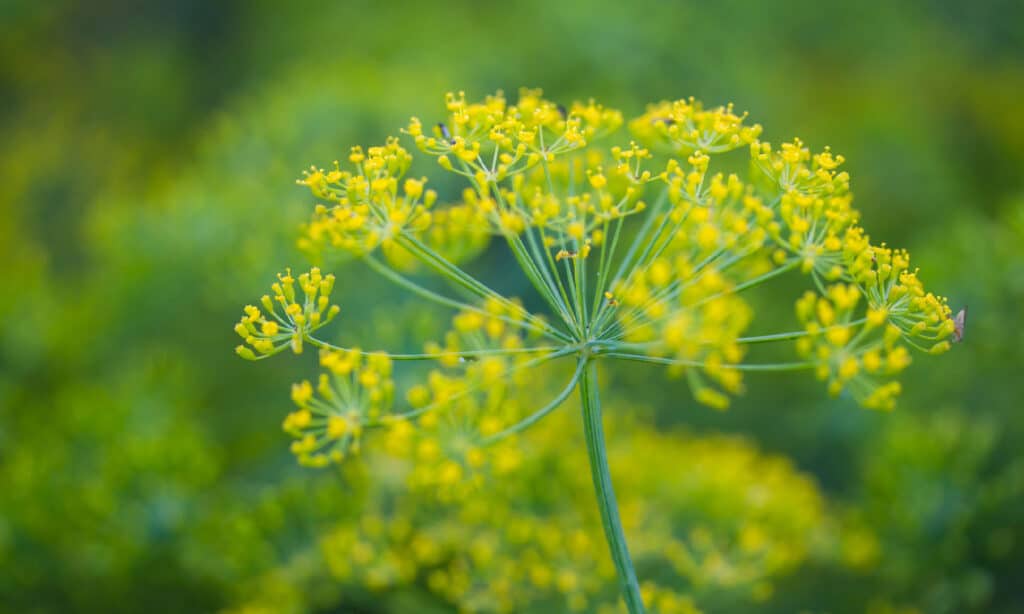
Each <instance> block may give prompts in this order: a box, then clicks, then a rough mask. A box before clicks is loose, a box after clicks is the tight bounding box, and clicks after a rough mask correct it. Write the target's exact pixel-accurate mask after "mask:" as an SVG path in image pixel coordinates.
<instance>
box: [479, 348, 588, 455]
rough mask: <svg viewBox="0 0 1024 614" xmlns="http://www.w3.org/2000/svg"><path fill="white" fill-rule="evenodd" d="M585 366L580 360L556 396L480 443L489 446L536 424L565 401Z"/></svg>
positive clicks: (583, 361) (584, 361) (584, 362)
mask: <svg viewBox="0 0 1024 614" xmlns="http://www.w3.org/2000/svg"><path fill="white" fill-rule="evenodd" d="M585 366H586V360H585V359H584V360H580V362H579V364H578V365H577V366H576V371H575V372H574V373H573V374H572V379H571V380H569V383H568V384H566V385H565V388H563V389H562V391H561V392H559V393H558V396H556V397H555V398H554V399H553V400H552V401H551V402H550V403H548V404H547V405H545V406H544V407H542V408H540V409H538V410H537V411H535V412H533V413H532V414H530V415H529V416H527V417H526V418H524V419H522V420H520V421H519V422H517V423H515V424H513V425H512V426H510V427H508V428H507V429H505V430H503V431H501V432H499V433H495V434H494V435H491V436H490V437H487V438H486V439H484V440H483V441H482V442H481V443H482V444H483V445H485V446H489V445H491V444H493V443H497V442H498V441H501V440H502V439H504V438H506V437H508V436H509V435H514V434H516V433H519V432H522V431H525V430H526V429H528V428H530V427H531V426H533V425H534V424H536V423H537V422H538V421H539V420H541V419H542V418H544V416H547V415H548V414H550V413H551V412H553V411H554V410H556V409H558V406H559V405H561V404H562V403H563V402H565V400H566V399H568V398H569V395H571V394H572V391H573V390H575V389H576V384H577V383H578V382H579V381H580V376H581V375H582V374H583V368H584V367H585Z"/></svg>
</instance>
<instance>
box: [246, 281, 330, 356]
mask: <svg viewBox="0 0 1024 614" xmlns="http://www.w3.org/2000/svg"><path fill="white" fill-rule="evenodd" d="M277 278H278V282H277V283H275V284H274V285H273V286H272V289H273V292H274V296H273V298H271V297H270V296H269V295H264V296H263V298H262V299H261V300H260V303H261V305H262V306H263V310H265V311H266V313H264V311H263V310H260V308H259V307H257V306H255V305H246V306H245V310H244V311H245V313H244V315H242V319H241V321H239V323H238V324H236V325H235V332H236V333H238V335H239V336H240V337H242V339H245V343H246V344H247V345H240V346H238V347H237V348H235V351H236V352H237V353H238V355H239V356H241V357H242V358H245V359H248V360H258V359H260V358H265V357H267V356H271V355H273V354H276V353H278V352H279V351H281V350H282V349H284V348H285V347H288V346H290V347H291V348H292V351H293V352H295V353H296V354H300V353H302V343H303V340H304V339H305V338H306V335H308V334H309V333H311V332H313V331H315V330H316V329H318V328H320V327H321V326H323V325H325V324H327V323H328V322H330V321H331V320H332V319H334V316H336V315H338V312H339V311H341V308H340V307H338V306H337V305H331V304H330V296H331V291H332V290H333V289H334V275H331V274H328V275H323V274H321V272H320V269H318V268H316V267H314V268H313V269H311V270H310V271H309V273H303V274H301V275H299V278H298V285H299V289H301V290H302V295H303V296H302V298H301V301H300V298H299V295H298V293H297V292H296V290H295V283H296V279H295V278H294V277H292V272H291V269H287V271H286V272H285V273H284V274H279V275H278V276H277ZM275 303H276V306H275ZM277 307H280V309H281V313H278V311H277Z"/></svg>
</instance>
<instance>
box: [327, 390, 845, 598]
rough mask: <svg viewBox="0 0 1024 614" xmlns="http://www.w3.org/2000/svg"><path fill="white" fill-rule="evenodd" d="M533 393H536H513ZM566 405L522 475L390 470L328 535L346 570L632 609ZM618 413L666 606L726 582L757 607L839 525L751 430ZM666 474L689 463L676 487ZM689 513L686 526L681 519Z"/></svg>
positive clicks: (340, 575) (375, 583)
mask: <svg viewBox="0 0 1024 614" xmlns="http://www.w3.org/2000/svg"><path fill="white" fill-rule="evenodd" d="M530 397H535V398H536V397H537V394H536V392H535V391H530V390H522V391H520V393H519V394H518V395H516V396H514V397H513V398H515V399H516V400H518V401H520V402H528V401H529V398H530ZM619 413H621V412H613V415H617V414H619ZM551 420H552V421H554V425H553V428H550V429H536V430H531V431H529V433H528V434H526V435H524V436H523V439H524V442H523V445H524V446H528V447H529V450H530V452H531V454H530V455H528V456H524V457H523V458H522V459H521V461H520V463H519V465H518V467H517V469H516V471H515V473H514V474H508V475H505V476H503V477H502V478H501V479H500V480H490V481H485V482H482V483H480V484H479V485H478V488H477V490H476V491H475V492H474V496H472V497H466V498H455V499H452V498H448V497H445V496H444V495H443V493H442V492H441V491H437V490H431V489H422V490H416V491H414V494H407V495H405V496H404V497H400V498H398V499H392V498H391V497H390V496H388V495H387V494H384V491H386V490H387V488H388V483H387V482H385V481H381V480H375V481H374V482H373V483H374V484H375V488H377V489H381V490H382V495H381V496H380V497H379V501H381V503H379V504H377V505H374V506H371V507H369V508H368V509H366V510H365V511H364V513H363V515H362V517H361V518H360V519H359V520H358V521H357V522H352V523H346V524H345V525H343V526H340V527H338V528H337V529H336V530H335V531H333V532H331V533H330V534H328V535H327V536H326V537H325V538H324V539H323V540H322V543H321V546H322V548H323V552H324V555H325V557H326V559H327V561H328V563H329V567H330V569H331V572H332V575H334V576H335V577H336V578H337V579H338V580H340V581H342V582H346V583H355V584H359V585H362V586H365V587H366V588H369V589H371V590H382V589H384V588H389V587H396V586H402V585H409V584H411V583H412V582H415V581H416V579H417V578H422V579H425V583H426V585H427V587H428V589H429V590H430V591H432V592H434V593H435V594H437V595H438V596H440V597H442V598H443V599H445V600H446V601H448V602H449V603H451V604H453V605H455V606H456V607H458V608H459V609H460V610H463V611H468V612H486V611H497V612H520V611H524V612H533V611H549V610H552V609H555V610H559V611H580V612H609V613H611V612H618V611H621V610H620V609H619V605H618V599H617V595H616V594H615V592H614V590H611V589H613V585H614V582H613V579H614V572H615V570H614V568H613V567H612V565H611V562H610V560H609V559H608V556H607V553H606V550H605V548H606V546H605V545H604V543H603V540H602V538H601V528H600V520H599V519H598V517H597V516H596V514H594V513H593V510H591V509H589V507H590V504H589V497H591V496H592V495H590V493H589V492H588V489H589V488H590V484H589V479H590V477H589V476H588V475H587V474H586V472H582V471H580V470H579V467H580V464H581V463H585V462H586V461H585V453H584V451H583V450H582V449H581V447H582V446H581V445H580V444H581V443H582V442H579V441H576V438H577V437H578V435H576V436H573V435H566V433H578V429H576V430H574V429H573V426H574V425H573V423H572V421H573V417H572V415H571V414H570V413H559V414H557V415H553V416H552V417H551ZM613 426H614V429H615V432H616V434H617V436H616V438H615V439H613V440H612V441H611V442H610V443H611V448H610V450H609V452H610V458H611V461H612V462H613V466H614V467H615V471H616V473H617V474H618V475H620V476H629V479H628V480H627V479H621V478H620V479H619V483H621V484H622V485H623V489H622V490H621V491H620V493H619V500H620V504H621V507H622V510H623V521H624V523H626V528H627V531H629V534H630V536H631V538H632V542H631V543H632V544H633V552H634V558H635V559H636V561H637V563H638V565H640V566H641V567H642V568H657V569H659V570H661V571H660V572H659V574H658V581H657V582H656V583H654V582H645V583H644V585H643V595H644V600H645V603H647V605H648V607H650V608H651V611H653V612H664V613H678V614H694V613H696V612H699V609H698V607H697V605H696V604H698V603H700V601H701V599H702V598H703V597H707V596H711V595H721V594H723V592H730V594H732V595H733V596H734V597H733V598H734V599H737V600H739V601H740V602H741V603H742V602H744V601H745V602H747V603H749V604H750V606H751V607H754V606H755V604H756V603H758V602H761V601H764V600H766V599H769V598H770V596H771V583H772V580H773V578H775V577H777V576H781V575H783V574H785V573H787V572H788V571H790V570H792V569H793V568H795V567H796V566H797V565H799V564H800V563H801V562H802V561H804V560H805V559H806V558H807V557H808V556H809V555H810V552H811V547H812V544H814V543H815V541H816V540H820V539H822V538H823V537H825V534H824V533H823V531H824V529H825V526H824V522H823V521H824V514H825V511H824V505H823V502H822V499H821V495H820V494H819V493H818V490H817V488H816V487H815V485H814V483H813V482H812V481H811V480H810V479H808V478H807V477H805V476H802V475H800V474H799V473H797V472H796V470H795V469H794V468H793V466H792V465H791V464H790V463H789V462H788V461H785V460H783V459H781V458H777V457H773V456H766V455H764V454H761V453H759V452H758V451H757V450H756V448H754V447H753V446H751V445H750V444H749V443H748V442H746V441H745V440H743V439H740V438H727V437H711V438H707V439H696V438H692V437H687V436H683V435H680V434H678V433H675V434H672V433H668V434H667V433H658V432H655V431H654V430H653V429H651V428H649V427H645V426H642V425H639V424H635V423H630V422H616V423H615V424H614V425H613ZM399 458H400V459H404V458H405V457H404V456H399ZM680 459H682V460H680ZM367 460H368V462H370V463H371V464H372V465H380V466H381V467H393V463H394V462H395V457H394V456H392V450H390V449H386V448H382V449H377V451H376V452H375V453H368V455H367ZM405 467H406V468H405V469H404V470H405V471H415V469H414V468H411V467H408V466H405ZM370 471H374V469H373V466H371V467H370ZM392 471H393V469H392ZM666 472H667V473H666ZM376 475H380V474H379V473H378V474H376ZM666 475H671V476H677V477H675V478H671V485H670V487H667V488H666V484H665V476H666ZM679 515H685V517H686V518H687V519H688V523H687V526H685V527H680V526H679V525H677V524H675V523H673V522H672V520H671V519H674V518H678V517H679Z"/></svg>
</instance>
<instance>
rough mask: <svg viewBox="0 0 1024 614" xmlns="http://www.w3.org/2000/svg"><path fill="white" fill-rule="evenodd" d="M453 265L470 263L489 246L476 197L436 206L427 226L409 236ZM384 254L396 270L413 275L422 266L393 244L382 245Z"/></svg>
mask: <svg viewBox="0 0 1024 614" xmlns="http://www.w3.org/2000/svg"><path fill="white" fill-rule="evenodd" d="M410 234H411V235H412V236H414V237H415V238H416V239H417V240H419V241H422V242H423V243H424V244H425V245H426V246H427V247H429V248H430V249H432V250H434V251H435V252H436V253H438V254H440V255H441V256H442V257H443V258H444V259H445V260H447V261H448V262H450V263H452V264H460V263H463V262H466V261H468V260H472V259H473V258H475V257H476V256H477V255H479V254H480V252H482V251H483V250H484V249H486V248H487V246H488V244H490V239H491V230H490V228H489V220H488V218H487V216H486V214H485V212H484V211H483V210H482V209H480V208H479V207H477V206H475V194H471V195H467V198H466V202H465V203H464V204H458V205H450V206H447V207H436V208H434V209H433V210H432V211H431V216H430V225H429V226H427V227H425V228H422V229H418V230H413V231H412V232H411V233H410ZM383 252H384V255H385V256H386V257H387V259H388V262H389V263H391V265H392V266H394V267H395V268H396V269H398V270H400V271H405V272H414V271H418V270H419V269H421V268H423V267H422V265H423V263H422V262H421V261H420V260H419V259H418V258H417V257H416V256H415V254H413V253H411V252H410V251H409V250H408V249H406V248H404V247H402V246H401V245H400V244H398V243H396V242H388V243H385V244H384V245H383Z"/></svg>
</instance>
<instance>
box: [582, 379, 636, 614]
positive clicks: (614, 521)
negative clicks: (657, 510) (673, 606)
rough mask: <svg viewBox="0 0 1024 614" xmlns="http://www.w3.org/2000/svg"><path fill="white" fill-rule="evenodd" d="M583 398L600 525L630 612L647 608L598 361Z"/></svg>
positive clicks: (583, 386) (583, 392)
mask: <svg viewBox="0 0 1024 614" xmlns="http://www.w3.org/2000/svg"><path fill="white" fill-rule="evenodd" d="M580 400H581V402H582V404H583V432H584V434H585V435H586V439H587V454H588V455H589V456H590V474H591V476H592V477H593V478H594V492H595V493H596V494H597V505H598V507H599V508H600V510H601V524H603V525H604V536H605V539H607V540H608V547H609V548H610V549H611V554H612V562H614V563H615V570H616V572H618V576H619V590H620V592H621V593H622V598H623V600H625V602H626V607H627V608H628V609H629V612H630V614H638V613H641V614H642V612H643V611H644V603H643V600H641V598H640V584H639V583H638V582H637V579H636V570H635V569H633V561H632V559H630V557H629V548H628V547H627V546H626V535H625V533H623V531H622V521H621V520H620V519H619V505H618V503H616V501H615V491H614V490H613V489H612V476H611V471H610V470H609V469H608V453H607V451H606V450H605V442H604V424H603V423H602V416H601V397H600V395H599V393H598V390H597V364H596V363H595V362H594V361H593V360H592V359H591V360H590V361H589V362H588V364H587V366H586V368H585V369H584V370H583V375H582V377H581V378H580Z"/></svg>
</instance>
